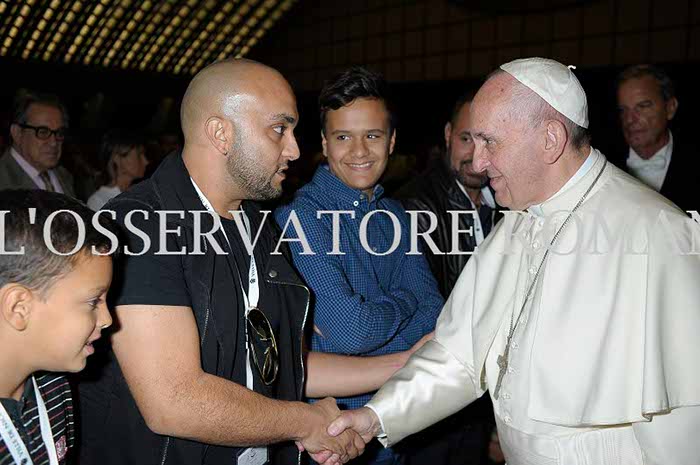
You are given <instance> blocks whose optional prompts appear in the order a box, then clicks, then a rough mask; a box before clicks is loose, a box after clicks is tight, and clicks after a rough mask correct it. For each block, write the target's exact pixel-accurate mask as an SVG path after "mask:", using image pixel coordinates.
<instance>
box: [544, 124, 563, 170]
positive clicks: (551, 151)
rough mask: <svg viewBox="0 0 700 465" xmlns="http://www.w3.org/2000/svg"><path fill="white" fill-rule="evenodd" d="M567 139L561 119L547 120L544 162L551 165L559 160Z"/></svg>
mask: <svg viewBox="0 0 700 465" xmlns="http://www.w3.org/2000/svg"><path fill="white" fill-rule="evenodd" d="M568 139H569V134H568V133H567V131H566V127H564V124H563V123H562V122H561V121H557V120H549V121H548V122H547V124H546V125H545V141H544V156H545V159H544V162H545V163H547V164H549V165H553V164H554V163H556V162H557V160H559V157H561V154H562V153H564V148H565V147H566V143H567V141H568Z"/></svg>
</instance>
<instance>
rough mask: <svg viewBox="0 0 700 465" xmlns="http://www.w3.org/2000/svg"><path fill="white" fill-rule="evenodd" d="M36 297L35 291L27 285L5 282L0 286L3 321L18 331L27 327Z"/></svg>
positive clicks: (0, 314) (0, 309)
mask: <svg viewBox="0 0 700 465" xmlns="http://www.w3.org/2000/svg"><path fill="white" fill-rule="evenodd" d="M35 299H36V297H35V295H34V293H33V292H32V291H31V290H29V289H28V288H26V287H25V286H22V285H21V284H16V283H10V284H5V285H4V286H3V287H2V288H0V318H2V320H3V323H4V324H5V325H8V326H10V327H11V328H13V329H15V330H16V331H24V330H25V329H27V327H28V326H29V317H30V316H31V314H32V304H33V303H34V301H35Z"/></svg>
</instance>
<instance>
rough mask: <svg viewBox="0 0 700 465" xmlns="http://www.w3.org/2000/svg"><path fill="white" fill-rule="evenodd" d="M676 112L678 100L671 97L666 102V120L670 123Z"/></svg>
mask: <svg viewBox="0 0 700 465" xmlns="http://www.w3.org/2000/svg"><path fill="white" fill-rule="evenodd" d="M676 111H678V99H677V98H676V97H671V98H670V99H669V100H668V102H666V119H667V120H668V121H671V120H672V119H673V117H674V116H676Z"/></svg>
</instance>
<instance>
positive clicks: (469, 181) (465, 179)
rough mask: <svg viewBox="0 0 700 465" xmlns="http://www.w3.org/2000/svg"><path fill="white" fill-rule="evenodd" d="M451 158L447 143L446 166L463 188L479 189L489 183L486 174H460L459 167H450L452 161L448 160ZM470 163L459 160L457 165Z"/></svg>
mask: <svg viewBox="0 0 700 465" xmlns="http://www.w3.org/2000/svg"><path fill="white" fill-rule="evenodd" d="M451 158H452V153H451V149H450V146H449V144H448V145H447V151H446V162H447V166H448V168H449V170H450V172H451V173H452V175H453V176H454V177H455V179H457V181H459V182H460V184H462V185H463V186H464V187H465V188H467V189H481V188H482V187H485V186H486V185H487V184H488V183H489V178H488V176H484V177H483V178H481V177H478V176H473V175H472V176H469V175H466V176H462V170H461V169H458V170H456V169H454V168H452V163H451V162H450V159H451ZM467 163H471V162H466V161H465V162H460V163H459V167H460V168H462V166H463V165H465V164H467ZM476 179H479V183H478V185H477V183H475V182H473V181H474V180H476Z"/></svg>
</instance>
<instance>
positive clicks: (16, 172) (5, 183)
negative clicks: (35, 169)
mask: <svg viewBox="0 0 700 465" xmlns="http://www.w3.org/2000/svg"><path fill="white" fill-rule="evenodd" d="M53 171H54V172H55V173H56V177H57V178H58V182H60V183H61V188H62V189H63V193H64V194H66V195H69V196H71V197H75V189H74V188H73V176H72V175H71V174H70V173H69V172H68V170H67V169H65V168H64V167H62V166H57V167H55V168H54V169H53ZM1 189H38V188H37V185H36V184H35V183H34V181H32V178H30V177H29V175H28V174H27V173H26V172H25V171H24V170H23V169H22V167H21V166H19V164H18V163H17V161H16V160H15V159H14V157H13V156H12V154H11V153H10V150H9V149H8V150H6V151H5V153H4V154H2V155H0V190H1Z"/></svg>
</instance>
